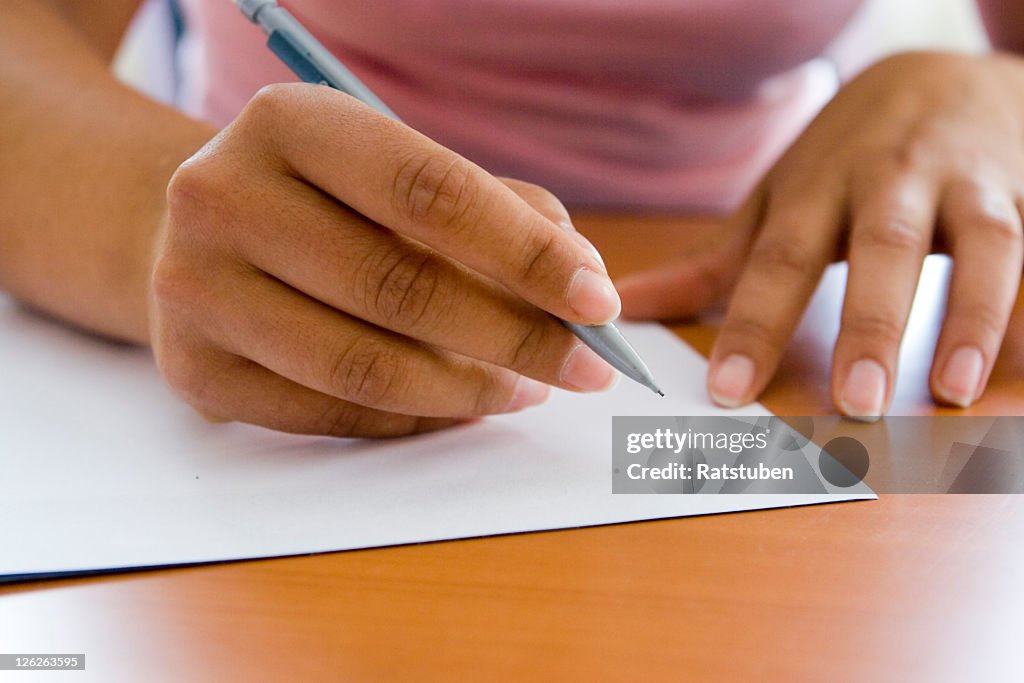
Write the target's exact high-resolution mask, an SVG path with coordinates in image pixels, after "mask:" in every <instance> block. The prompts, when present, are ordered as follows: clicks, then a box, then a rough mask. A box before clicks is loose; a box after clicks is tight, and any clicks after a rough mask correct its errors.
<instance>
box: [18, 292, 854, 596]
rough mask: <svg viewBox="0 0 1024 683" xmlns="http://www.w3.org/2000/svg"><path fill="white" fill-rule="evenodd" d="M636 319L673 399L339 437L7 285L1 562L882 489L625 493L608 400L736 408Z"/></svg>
mask: <svg viewBox="0 0 1024 683" xmlns="http://www.w3.org/2000/svg"><path fill="white" fill-rule="evenodd" d="M624 331H625V333H626V335H627V336H628V337H629V338H630V339H631V341H632V342H633V343H634V345H635V346H636V347H637V349H638V350H639V351H640V353H641V355H642V356H644V357H645V359H646V360H647V361H648V364H649V365H650V366H651V369H652V370H653V371H654V374H655V375H656V376H657V378H658V380H659V382H660V383H661V384H662V388H663V389H664V390H665V393H666V398H660V397H658V396H656V395H653V394H652V393H650V392H649V391H648V390H646V389H644V388H642V387H640V386H638V385H636V384H635V383H633V382H630V381H628V380H623V381H621V382H620V383H619V385H618V386H617V387H616V388H615V389H614V390H613V391H611V392H609V393H606V394H599V395H587V396H581V395H573V394H569V393H564V392H556V393H555V395H554V396H553V397H552V398H551V400H550V401H549V402H548V403H547V404H545V405H544V406H542V407H540V408H534V409H531V410H528V411H526V412H523V413H519V414H516V415H509V416H500V417H494V418H489V419H486V420H483V421H481V422H478V423H475V424H473V425H469V426H465V427H461V428H456V429H452V430H449V431H445V432H442V433H438V434H432V435H427V436H419V437H412V438H405V439H399V440H382V441H361V440H341V439H328V438H314V437H297V436H290V435H285V434H278V433H274V432H270V431H267V430H263V429H259V428H255V427H249V426H245V425H237V424H232V425H210V424H207V423H205V422H204V421H203V420H201V419H200V418H199V417H197V416H195V415H194V414H193V413H192V411H191V409H190V408H188V407H187V406H186V405H184V404H183V403H181V402H180V401H179V400H178V399H176V398H175V397H174V396H173V395H172V394H171V393H170V391H169V390H168V389H167V388H166V387H165V386H164V384H163V382H162V381H161V379H160V377H159V375H158V373H157V371H156V369H155V368H154V365H153V362H152V359H151V357H150V355H149V353H148V352H147V351H145V350H141V349H135V348H127V347H122V346H119V345H115V344H111V343H109V342H106V341H103V340H100V339H95V338H91V337H88V336H85V335H82V334H80V333H78V332H75V331H72V330H69V329H66V328H63V327H61V326H60V325H58V324H55V323H53V322H51V321H48V320H45V319H43V318H40V317H37V316H35V315H33V314H30V313H27V312H25V311H23V310H21V309H20V308H18V307H16V306H15V305H13V304H12V303H10V302H9V301H7V300H6V299H3V298H0V368H2V373H3V379H2V385H0V467H2V470H0V577H4V576H6V577H8V578H10V577H12V576H13V575H24V574H32V573H53V572H68V571H85V570H100V569H113V568H127V567H143V566H153V565H166V564H182V563H193V562H207V561H217V560H229V559H240V558H254V557H273V556H281V555H292V554H302V553H312V552H321V551H332V550H347V549H354V548H367V547H374V546H386V545H394V544H401V543H414V542H422V541H437V540H444V539H454V538H466V537H472V536H486V535H493V534H503V533H511V532H522V531H535V530H542V529H558V528H567V527H579V526H591V525H598V524H609V523H616V522H627V521H634V520H645V519H657V518H664V517H679V516H686V515H701V514H710V513H720V512H730V511H738V510H753V509H760V508H769V507H782V506H791V505H802V504H811V503H820V502H833V501H839V500H850V499H862V498H870V497H873V496H872V494H871V493H870V491H867V490H866V488H865V489H861V490H858V491H857V492H854V493H850V494H845V495H834V494H833V495H754V494H747V495H613V494H612V493H611V429H612V420H611V416H612V415H717V414H727V413H725V411H721V410H718V409H716V408H714V407H713V406H712V405H711V404H710V403H709V402H708V401H707V399H706V398H705V394H704V373H705V369H706V362H705V361H704V360H703V358H701V357H700V356H699V355H698V354H697V353H696V352H694V351H693V350H692V349H690V348H689V347H687V346H686V345H685V344H683V343H682V342H681V341H679V339H678V338H676V337H675V336H674V335H673V334H671V333H670V332H669V331H668V330H666V329H664V328H662V327H660V326H656V325H628V326H625V327H624ZM742 414H743V415H766V414H767V412H766V411H765V410H764V408H762V407H760V406H751V407H749V408H747V409H744V410H743V413H742Z"/></svg>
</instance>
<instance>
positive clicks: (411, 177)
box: [392, 153, 479, 229]
mask: <svg viewBox="0 0 1024 683" xmlns="http://www.w3.org/2000/svg"><path fill="white" fill-rule="evenodd" d="M392 194H393V197H394V201H395V203H396V205H397V207H396V208H397V209H398V211H399V212H400V213H401V214H402V215H405V216H408V217H409V218H410V219H411V220H413V221H414V222H417V223H423V224H425V225H428V226H431V227H435V228H441V229H455V228H458V227H459V226H465V225H467V224H469V223H470V221H469V220H468V219H469V218H470V216H471V214H472V212H473V210H474V207H475V205H476V201H477V195H478V194H479V189H478V181H477V180H476V179H475V175H474V173H473V169H472V166H471V164H470V163H469V162H468V161H466V160H465V159H462V158H461V157H457V156H454V155H441V154H433V153H430V154H420V155H416V156H413V157H411V158H409V159H408V160H406V161H405V162H404V163H402V164H401V166H399V168H398V171H397V173H395V179H394V188H393V193H392Z"/></svg>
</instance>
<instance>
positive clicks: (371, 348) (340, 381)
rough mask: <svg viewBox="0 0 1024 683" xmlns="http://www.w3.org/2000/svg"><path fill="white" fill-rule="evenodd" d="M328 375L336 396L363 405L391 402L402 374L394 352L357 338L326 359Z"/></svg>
mask: <svg viewBox="0 0 1024 683" xmlns="http://www.w3.org/2000/svg"><path fill="white" fill-rule="evenodd" d="M328 364H329V366H328V377H329V378H330V382H331V386H333V387H335V390H336V391H337V393H338V396H339V397H342V398H345V399H347V400H350V401H352V402H354V403H358V404H360V405H364V406H378V405H382V404H385V403H391V402H393V401H389V400H388V399H389V398H392V397H393V394H394V391H395V389H396V387H397V384H398V381H399V378H400V376H401V372H400V370H401V368H400V364H399V362H398V359H397V358H396V357H395V355H394V353H393V352H391V351H389V350H387V348H386V347H384V346H382V345H380V344H375V343H373V342H368V341H363V340H357V341H355V342H353V343H351V344H350V345H349V346H348V347H346V348H344V349H342V350H341V351H339V352H336V353H335V354H334V355H333V357H332V358H331V359H329V360H328Z"/></svg>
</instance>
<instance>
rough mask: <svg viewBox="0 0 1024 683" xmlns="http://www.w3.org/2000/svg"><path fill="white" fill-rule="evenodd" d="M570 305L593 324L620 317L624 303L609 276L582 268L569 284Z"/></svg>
mask: <svg viewBox="0 0 1024 683" xmlns="http://www.w3.org/2000/svg"><path fill="white" fill-rule="evenodd" d="M569 306H571V307H572V309H573V310H574V311H576V314H577V315H579V316H580V317H581V318H583V319H584V320H585V321H587V322H588V323H591V324H601V323H606V322H610V321H612V320H615V318H617V317H619V313H620V311H621V310H622V304H621V303H620V302H619V295H618V293H617V292H616V291H615V287H613V286H612V282H611V280H609V279H608V276H606V275H602V274H600V273H595V272H594V271H592V270H590V269H589V268H580V269H579V270H578V271H576V275H574V276H573V278H572V282H571V283H570V284H569Z"/></svg>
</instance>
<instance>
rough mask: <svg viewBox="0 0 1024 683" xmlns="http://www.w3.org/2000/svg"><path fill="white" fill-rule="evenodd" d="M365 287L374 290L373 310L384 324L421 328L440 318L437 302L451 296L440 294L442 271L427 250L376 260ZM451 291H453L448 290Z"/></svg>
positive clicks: (391, 326) (445, 300)
mask: <svg viewBox="0 0 1024 683" xmlns="http://www.w3.org/2000/svg"><path fill="white" fill-rule="evenodd" d="M368 277H369V279H370V280H371V281H372V284H371V283H370V282H368V283H367V290H366V291H370V292H374V295H373V296H372V303H373V308H374V311H375V313H376V315H377V317H378V319H379V320H381V322H382V324H383V325H384V326H385V327H389V328H392V329H394V328H400V329H408V328H420V327H424V326H427V325H432V324H434V323H436V322H437V321H439V320H440V319H441V318H442V315H441V311H438V310H436V309H437V308H438V307H439V306H447V305H449V304H450V302H451V298H452V297H451V296H440V295H439V290H440V289H441V288H442V281H443V280H444V275H443V272H442V266H441V264H440V263H439V262H438V261H437V260H436V259H434V258H433V257H432V256H431V255H430V254H429V253H425V252H419V253H394V252H392V253H391V254H389V255H388V256H387V257H386V258H382V259H380V260H379V262H378V265H377V266H376V267H375V268H373V269H371V272H370V273H369V274H368ZM451 294H452V295H454V293H453V292H452V293H451Z"/></svg>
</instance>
